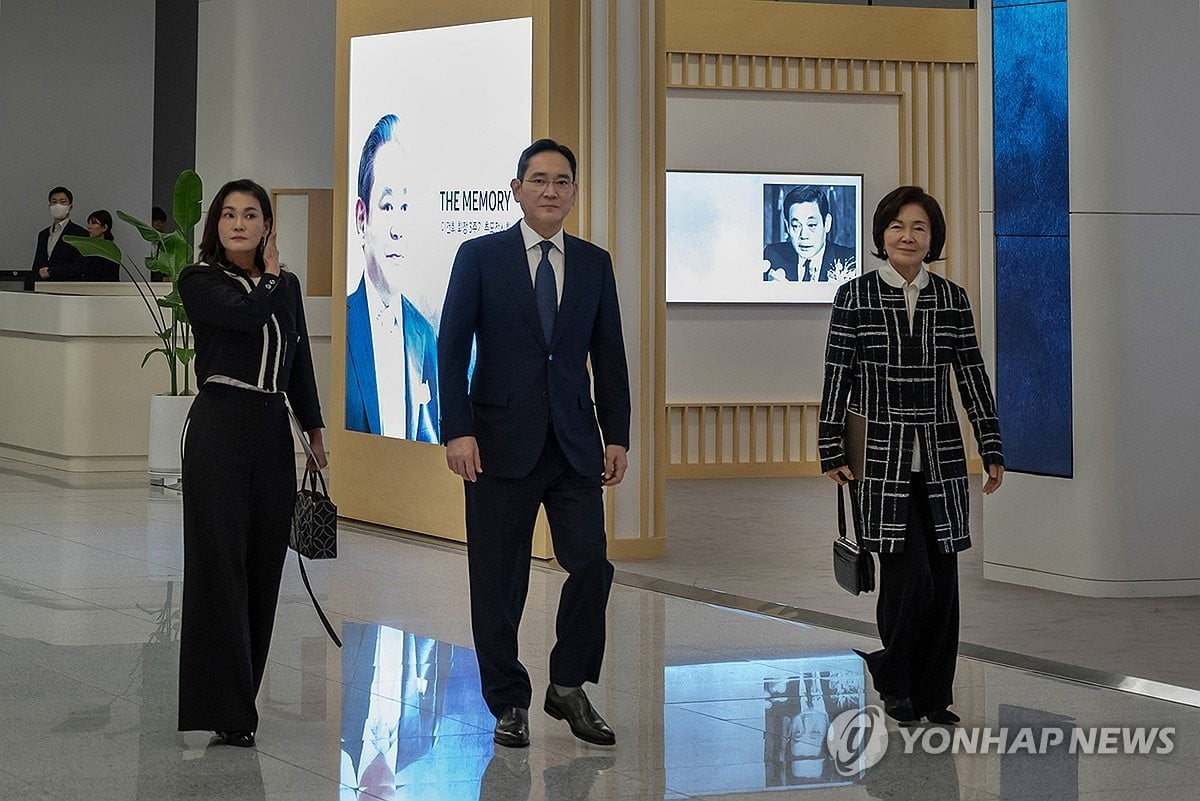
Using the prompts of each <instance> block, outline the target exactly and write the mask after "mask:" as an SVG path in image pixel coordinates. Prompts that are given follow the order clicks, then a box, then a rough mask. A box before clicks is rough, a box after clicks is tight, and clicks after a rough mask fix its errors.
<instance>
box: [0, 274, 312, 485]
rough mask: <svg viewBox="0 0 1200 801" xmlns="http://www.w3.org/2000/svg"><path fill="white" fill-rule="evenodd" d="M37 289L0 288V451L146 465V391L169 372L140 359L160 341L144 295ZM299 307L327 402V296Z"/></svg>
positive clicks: (36, 460)
mask: <svg viewBox="0 0 1200 801" xmlns="http://www.w3.org/2000/svg"><path fill="white" fill-rule="evenodd" d="M38 290H39V291H36V292H6V291H0V456H4V457H8V458H11V459H16V460H19V461H24V462H30V463H33V464H39V465H44V466H47V467H56V468H60V469H64V470H72V471H81V472H92V471H107V470H144V469H146V453H147V449H148V442H149V434H148V432H149V415H150V396H151V395H154V394H156V393H162V392H166V391H169V390H170V374H169V372H168V371H167V366H166V363H165V361H164V360H163V359H162V357H161V356H160V355H158V354H154V355H153V356H152V357H151V358H150V360H149V361H148V362H146V366H145V367H140V366H139V365H140V364H141V363H142V356H143V355H144V354H145V353H146V352H147V351H149V350H151V349H152V348H156V347H158V346H159V345H160V344H161V343H160V340H159V339H158V337H157V336H155V333H154V328H153V326H152V324H151V320H150V313H149V311H147V309H146V305H145V301H143V299H142V298H141V297H140V296H139V295H138V294H137V289H136V288H135V286H134V285H133V284H132V283H127V282H120V283H111V284H88V283H79V284H67V283H56V284H47V283H41V284H38ZM155 290H156V291H160V292H166V291H168V290H169V286H168V285H166V284H161V285H158V286H155ZM304 304H305V312H306V315H307V318H308V329H309V335H310V338H311V340H312V348H313V359H314V363H315V367H316V373H317V383H318V386H319V387H320V389H321V398H322V400H323V401H324V402H325V403H326V404H328V399H329V398H330V397H331V396H330V394H329V392H330V390H329V387H330V384H329V336H330V315H331V310H330V299H329V298H328V297H306V298H305V299H304ZM192 386H193V388H194V387H195V381H194V380H193V381H192Z"/></svg>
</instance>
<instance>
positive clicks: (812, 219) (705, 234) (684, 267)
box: [666, 171, 863, 303]
mask: <svg viewBox="0 0 1200 801" xmlns="http://www.w3.org/2000/svg"><path fill="white" fill-rule="evenodd" d="M862 183H863V179H862V175H836V174H828V173H793V174H783V173H750V172H693V171H668V172H667V198H666V205H667V225H666V250H667V302H668V303H830V302H832V301H833V296H834V293H836V292H837V288H838V287H839V286H841V285H842V284H843V283H844V282H846V281H848V280H850V279H851V278H856V277H857V276H859V275H861V274H862V273H861V270H862V259H863V252H862Z"/></svg>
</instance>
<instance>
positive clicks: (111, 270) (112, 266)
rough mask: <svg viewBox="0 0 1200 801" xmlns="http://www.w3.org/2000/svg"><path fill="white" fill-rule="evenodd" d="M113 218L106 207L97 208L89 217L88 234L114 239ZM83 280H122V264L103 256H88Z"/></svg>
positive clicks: (93, 236)
mask: <svg viewBox="0 0 1200 801" xmlns="http://www.w3.org/2000/svg"><path fill="white" fill-rule="evenodd" d="M112 226H113V218H112V215H111V214H109V213H108V212H107V211H106V210H104V209H96V210H95V211H93V212H92V213H91V214H89V215H88V218H87V230H88V236H90V237H92V238H93V239H101V238H103V239H107V240H108V241H109V242H112V241H113V232H112ZM83 280H85V281H120V280H121V265H119V264H117V263H116V262H112V261H109V260H108V259H106V258H104V257H103V256H88V257H87V258H85V259H84V267H83Z"/></svg>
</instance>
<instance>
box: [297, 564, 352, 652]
mask: <svg viewBox="0 0 1200 801" xmlns="http://www.w3.org/2000/svg"><path fill="white" fill-rule="evenodd" d="M296 564H298V565H300V578H302V579H304V589H306V590H308V597H309V598H312V602H313V608H315V609H316V610H317V615H318V616H319V617H320V618H321V623H322V624H324V626H325V631H326V632H327V633H328V634H329V639H331V640H333V644H334V645H336V646H337V647H338V648H341V647H342V641H341V640H340V639H339V638H338V636H337V632H335V631H334V630H333V626H331V625H330V624H329V618H327V617H325V610H324V609H322V608H321V604H320V603H318V602H317V596H316V595H315V594H314V593H313V589H312V585H311V584H309V583H308V573H307V572H305V570H304V558H303V557H302V556H300V553H299V551H297V552H296Z"/></svg>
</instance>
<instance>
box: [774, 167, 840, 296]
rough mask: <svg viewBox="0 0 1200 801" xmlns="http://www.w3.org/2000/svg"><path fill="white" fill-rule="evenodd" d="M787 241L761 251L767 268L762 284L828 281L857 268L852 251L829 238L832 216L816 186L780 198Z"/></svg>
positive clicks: (827, 200) (798, 189)
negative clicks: (766, 262) (770, 282)
mask: <svg viewBox="0 0 1200 801" xmlns="http://www.w3.org/2000/svg"><path fill="white" fill-rule="evenodd" d="M783 216H784V226H785V227H786V229H787V234H788V241H786V242H773V243H771V244H769V245H767V247H766V248H765V249H764V250H763V259H765V260H766V261H768V262H770V267H768V268H767V269H766V271H765V272H763V280H764V281H829V280H843V279H845V278H849V277H852V274H853V271H854V270H855V268H856V266H857V263H856V262H857V260H856V258H855V254H854V248H848V247H844V246H842V245H839V244H837V243H836V242H834V241H833V240H832V239H830V238H829V232H830V230H831V229H832V228H833V215H832V214H830V213H829V198H827V197H826V196H825V190H823V189H822V188H821V187H819V186H797V187H795V188H793V189H792V190H791V191H790V192H788V193H787V196H786V197H784V199H783Z"/></svg>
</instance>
